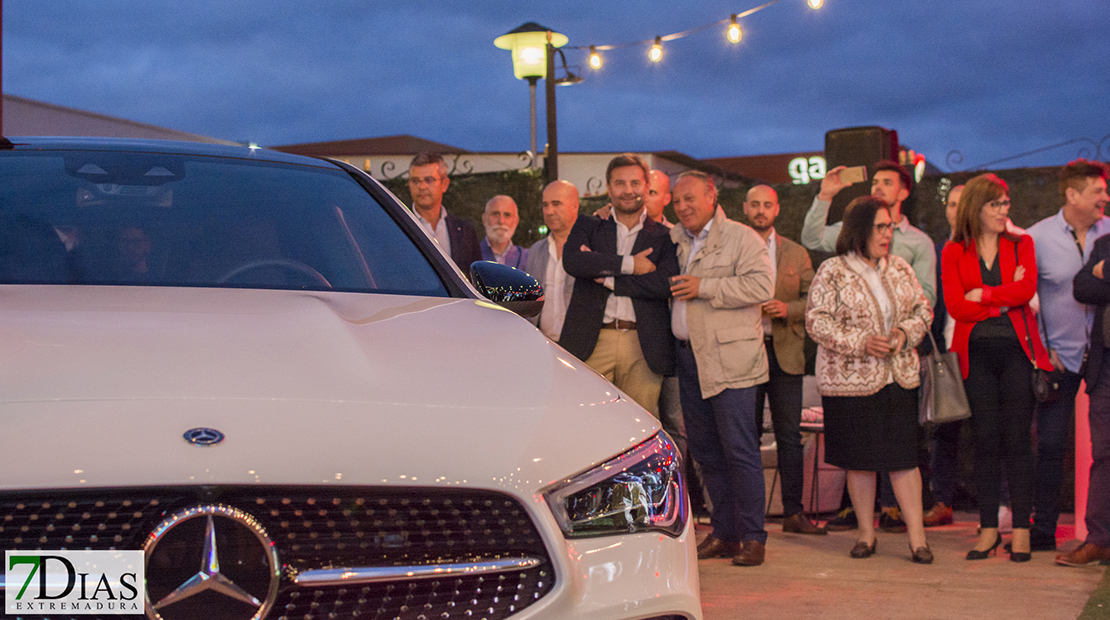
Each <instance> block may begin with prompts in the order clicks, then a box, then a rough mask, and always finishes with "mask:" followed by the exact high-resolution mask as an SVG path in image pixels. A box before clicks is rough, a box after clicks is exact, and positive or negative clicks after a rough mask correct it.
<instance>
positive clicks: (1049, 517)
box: [1010, 372, 1082, 544]
mask: <svg viewBox="0 0 1110 620" xmlns="http://www.w3.org/2000/svg"><path fill="white" fill-rule="evenodd" d="M1080 380H1082V377H1080V376H1079V375H1077V374H1075V373H1074V372H1065V373H1064V377H1063V379H1062V380H1061V381H1060V399H1059V400H1057V401H1056V402H1054V403H1040V404H1038V405H1037V411H1036V422H1035V423H1036V428H1037V465H1036V470H1035V472H1034V495H1033V529H1032V531H1030V533H1029V536H1030V538H1031V539H1032V541H1033V543H1034V544H1036V543H1038V542H1041V543H1049V542H1053V543H1054V542H1056V521H1057V519H1059V517H1060V489H1061V488H1063V486H1064V456H1065V455H1066V454H1067V451H1068V431H1069V430H1070V429H1071V423H1072V419H1073V418H1074V417H1075V395H1076V394H1077V393H1078V392H1079V382H1080ZM1010 491H1011V493H1012V492H1013V489H1011V490H1010Z"/></svg>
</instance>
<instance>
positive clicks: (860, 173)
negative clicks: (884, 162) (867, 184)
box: [840, 166, 867, 185]
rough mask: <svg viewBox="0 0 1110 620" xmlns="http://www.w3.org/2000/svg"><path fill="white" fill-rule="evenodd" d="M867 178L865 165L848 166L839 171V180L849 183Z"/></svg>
mask: <svg viewBox="0 0 1110 620" xmlns="http://www.w3.org/2000/svg"><path fill="white" fill-rule="evenodd" d="M866 180H867V166H850V167H848V168H845V169H843V170H841V171H840V182H841V183H847V184H849V185H851V184H853V183H863V182H864V181H866Z"/></svg>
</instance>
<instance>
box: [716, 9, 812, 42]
mask: <svg viewBox="0 0 1110 620" xmlns="http://www.w3.org/2000/svg"><path fill="white" fill-rule="evenodd" d="M819 1H820V0H810V2H819ZM743 36H744V33H743V32H741V31H740V24H737V23H736V16H735V15H733V16H731V17H730V18H729V22H728V40H729V41H731V42H733V43H739V42H740V38H741V37H743Z"/></svg>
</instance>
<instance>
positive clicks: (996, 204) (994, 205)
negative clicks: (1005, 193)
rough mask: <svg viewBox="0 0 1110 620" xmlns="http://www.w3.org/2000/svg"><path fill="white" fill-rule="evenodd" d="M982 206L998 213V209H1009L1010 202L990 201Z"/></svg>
mask: <svg viewBox="0 0 1110 620" xmlns="http://www.w3.org/2000/svg"><path fill="white" fill-rule="evenodd" d="M983 206H985V207H990V208H991V209H994V210H995V211H998V210H999V209H1009V208H1010V201H1009V200H992V201H990V202H988V203H987V204H985V205H983Z"/></svg>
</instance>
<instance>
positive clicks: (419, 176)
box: [409, 153, 482, 278]
mask: <svg viewBox="0 0 1110 620" xmlns="http://www.w3.org/2000/svg"><path fill="white" fill-rule="evenodd" d="M450 184H451V180H450V179H448V178H447V164H446V163H445V162H444V161H443V157H442V156H441V155H439V154H438V153H419V154H417V155H416V157H413V158H412V163H410V164H409V193H411V194H412V208H413V212H414V213H415V214H416V221H417V222H419V223H420V226H421V228H423V229H424V231H425V232H427V233H428V236H429V237H431V238H432V239H435V240H436V242H438V243H439V245H440V247H441V248H443V251H444V252H446V253H447V255H448V256H450V257H451V260H453V261H455V264H456V265H458V267H459V269H461V270H462V272H463V273H464V274H465V275H466V277H467V278H469V277H470V263H473V262H475V261H480V260H482V251H481V249H479V246H478V235H477V233H475V232H474V226H473V225H472V224H471V223H470V222H468V221H466V220H464V219H461V218H457V217H455V216H453V215H450V214H448V213H447V209H444V208H443V194H444V192H446V191H447V186H448V185H450Z"/></svg>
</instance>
